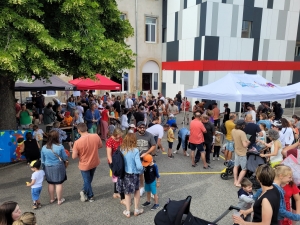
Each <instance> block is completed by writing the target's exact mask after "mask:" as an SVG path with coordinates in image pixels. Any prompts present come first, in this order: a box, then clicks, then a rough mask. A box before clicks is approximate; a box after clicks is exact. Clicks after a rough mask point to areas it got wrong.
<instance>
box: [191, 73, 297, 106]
mask: <svg viewBox="0 0 300 225" xmlns="http://www.w3.org/2000/svg"><path fill="white" fill-rule="evenodd" d="M185 96H187V97H194V98H201V99H211V100H219V101H233V102H240V103H241V102H259V101H277V100H282V99H291V98H295V96H296V91H295V90H291V89H289V90H287V89H284V88H283V87H280V86H278V85H276V84H273V83H272V82H270V81H268V80H266V79H265V78H263V77H262V76H260V75H257V74H256V75H249V74H233V73H229V74H227V75H226V76H225V77H223V78H221V79H219V80H217V81H215V82H213V83H211V84H208V85H205V86H202V87H198V88H194V89H189V90H186V91H185Z"/></svg>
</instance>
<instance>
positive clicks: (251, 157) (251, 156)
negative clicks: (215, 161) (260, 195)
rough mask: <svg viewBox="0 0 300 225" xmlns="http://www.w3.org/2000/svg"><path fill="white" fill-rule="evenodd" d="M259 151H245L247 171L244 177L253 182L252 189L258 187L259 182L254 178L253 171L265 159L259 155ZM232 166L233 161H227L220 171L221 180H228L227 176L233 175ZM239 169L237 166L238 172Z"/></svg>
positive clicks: (263, 162)
mask: <svg viewBox="0 0 300 225" xmlns="http://www.w3.org/2000/svg"><path fill="white" fill-rule="evenodd" d="M259 154H260V153H259V152H251V151H250V152H247V165H246V167H247V173H246V175H245V177H247V178H248V179H249V180H250V181H251V182H252V184H253V189H258V188H260V184H259V182H258V181H257V180H256V177H255V171H256V168H257V167H258V166H259V165H262V164H266V159H265V158H262V157H260V156H259ZM233 167H234V162H233V161H229V163H228V164H227V167H226V168H225V169H224V170H223V171H222V173H221V178H222V179H223V180H228V179H229V176H232V175H233ZM240 171H241V169H240V168H239V172H240Z"/></svg>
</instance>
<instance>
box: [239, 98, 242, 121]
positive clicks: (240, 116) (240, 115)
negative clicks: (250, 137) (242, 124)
mask: <svg viewBox="0 0 300 225" xmlns="http://www.w3.org/2000/svg"><path fill="white" fill-rule="evenodd" d="M239 119H242V102H240V108H239Z"/></svg>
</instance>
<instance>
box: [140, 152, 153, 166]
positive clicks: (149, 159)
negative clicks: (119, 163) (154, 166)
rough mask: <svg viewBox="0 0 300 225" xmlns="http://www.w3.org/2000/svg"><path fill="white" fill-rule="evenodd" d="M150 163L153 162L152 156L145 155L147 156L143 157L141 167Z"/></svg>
mask: <svg viewBox="0 0 300 225" xmlns="http://www.w3.org/2000/svg"><path fill="white" fill-rule="evenodd" d="M152 161H153V157H152V155H150V154H147V155H145V156H144V157H143V162H142V165H143V166H144V167H147V166H149V165H150V163H151V162H152Z"/></svg>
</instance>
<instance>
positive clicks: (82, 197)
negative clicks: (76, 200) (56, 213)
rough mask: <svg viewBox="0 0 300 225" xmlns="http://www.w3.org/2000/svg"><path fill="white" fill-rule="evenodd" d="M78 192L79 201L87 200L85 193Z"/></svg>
mask: <svg viewBox="0 0 300 225" xmlns="http://www.w3.org/2000/svg"><path fill="white" fill-rule="evenodd" d="M79 194H80V201H82V202H86V201H87V200H88V197H87V195H86V194H85V193H84V191H80V192H79Z"/></svg>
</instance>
